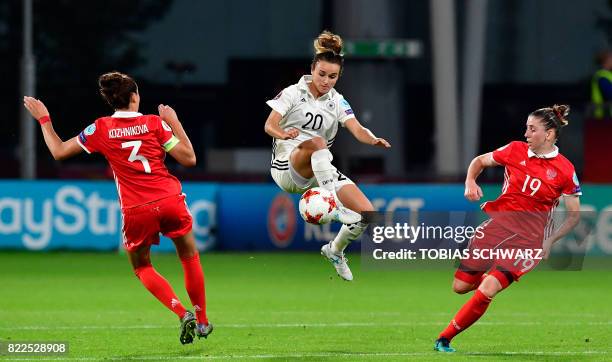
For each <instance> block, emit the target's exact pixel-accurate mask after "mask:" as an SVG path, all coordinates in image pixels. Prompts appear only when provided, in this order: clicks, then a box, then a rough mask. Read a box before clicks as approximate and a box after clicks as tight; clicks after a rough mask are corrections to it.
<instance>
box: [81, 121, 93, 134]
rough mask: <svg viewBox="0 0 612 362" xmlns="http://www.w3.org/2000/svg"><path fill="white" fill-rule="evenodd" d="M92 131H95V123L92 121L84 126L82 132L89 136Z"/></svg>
mask: <svg viewBox="0 0 612 362" xmlns="http://www.w3.org/2000/svg"><path fill="white" fill-rule="evenodd" d="M94 132H96V124H95V123H92V124H90V125H89V126H87V128H85V131H83V133H85V136H91V135H92V134H94Z"/></svg>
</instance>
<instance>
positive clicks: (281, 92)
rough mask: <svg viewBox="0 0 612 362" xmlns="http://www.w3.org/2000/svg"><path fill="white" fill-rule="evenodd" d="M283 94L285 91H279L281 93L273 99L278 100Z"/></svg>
mask: <svg viewBox="0 0 612 362" xmlns="http://www.w3.org/2000/svg"><path fill="white" fill-rule="evenodd" d="M282 95H283V91H280V92H279V93H278V94H277V95H276V97H274V98H272V99H273V100H277V99H279V98H280V97H281V96H282Z"/></svg>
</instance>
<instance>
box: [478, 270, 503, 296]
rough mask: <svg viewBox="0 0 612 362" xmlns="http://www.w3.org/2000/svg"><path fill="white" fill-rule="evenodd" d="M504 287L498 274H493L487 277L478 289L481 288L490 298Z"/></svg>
mask: <svg viewBox="0 0 612 362" xmlns="http://www.w3.org/2000/svg"><path fill="white" fill-rule="evenodd" d="M503 289H504V287H503V286H502V283H501V282H500V281H499V280H498V276H496V275H494V274H491V275H489V276H488V277H486V278H485V279H484V280H483V281H482V283H480V286H479V287H478V290H480V292H481V293H482V294H484V295H486V296H487V297H489V298H493V297H494V296H496V295H497V293H499V292H500V291H502V290H503Z"/></svg>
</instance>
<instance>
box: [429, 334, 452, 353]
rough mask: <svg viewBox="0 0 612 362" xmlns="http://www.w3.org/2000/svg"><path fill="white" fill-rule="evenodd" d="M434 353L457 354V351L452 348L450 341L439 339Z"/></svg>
mask: <svg viewBox="0 0 612 362" xmlns="http://www.w3.org/2000/svg"><path fill="white" fill-rule="evenodd" d="M434 351H438V352H447V353H452V352H455V349H454V348H453V347H451V346H450V341H449V340H448V339H446V338H438V339H437V340H436V344H435V345H434Z"/></svg>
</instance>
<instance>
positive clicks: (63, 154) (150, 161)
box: [24, 72, 212, 344]
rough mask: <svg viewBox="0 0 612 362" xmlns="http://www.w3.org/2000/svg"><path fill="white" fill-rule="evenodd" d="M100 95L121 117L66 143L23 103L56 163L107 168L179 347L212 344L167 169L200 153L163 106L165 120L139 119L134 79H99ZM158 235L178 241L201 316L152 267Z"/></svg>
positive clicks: (196, 265) (192, 251) (134, 255)
mask: <svg viewBox="0 0 612 362" xmlns="http://www.w3.org/2000/svg"><path fill="white" fill-rule="evenodd" d="M98 84H99V86H100V94H101V95H102V97H103V98H104V99H105V100H106V102H107V103H108V104H109V105H110V106H111V107H112V108H113V109H114V110H115V113H114V114H113V115H112V116H108V117H102V118H98V119H97V120H96V121H95V122H94V123H92V124H91V125H89V126H88V127H87V128H85V129H84V130H83V131H82V132H81V133H80V134H79V135H78V136H76V137H73V138H72V139H70V140H68V141H66V142H63V141H62V140H61V139H60V138H59V136H58V135H57V134H56V133H55V130H54V129H53V125H52V123H51V118H50V116H49V112H48V111H47V107H46V106H45V105H44V104H43V102H41V101H40V100H38V99H35V98H32V97H24V105H25V107H26V108H27V109H28V111H30V113H31V114H32V116H33V117H34V118H36V119H37V120H38V122H39V123H40V125H41V129H42V133H43V136H44V139H45V143H46V144H47V147H48V148H49V151H51V154H52V155H53V158H55V159H56V160H63V159H66V158H69V157H72V156H74V155H76V154H79V153H81V152H82V151H85V152H87V153H92V152H99V153H101V154H102V155H104V157H105V158H106V159H107V160H108V162H109V164H110V166H111V168H112V170H113V174H114V177H115V183H116V184H117V192H118V194H119V203H120V206H121V212H122V216H123V230H122V232H123V244H124V247H125V249H126V250H127V254H128V257H129V260H130V263H131V264H132V266H133V268H134V272H135V274H136V276H137V277H138V278H139V279H140V281H141V282H142V284H143V285H144V286H145V288H147V289H148V290H149V291H150V292H151V294H153V295H154V296H155V297H156V298H157V299H158V300H159V301H160V302H161V303H162V304H164V305H165V306H166V307H167V308H168V309H170V310H171V311H172V312H173V313H175V314H176V315H177V316H178V317H179V318H180V321H181V327H180V337H179V339H180V341H181V343H183V344H186V343H191V342H193V339H194V337H195V335H196V334H197V335H198V336H199V337H207V336H208V335H209V334H210V333H211V332H212V324H210V323H209V322H208V319H207V317H206V297H205V292H204V274H203V272H202V267H201V265H200V257H199V253H198V250H197V248H196V244H195V238H194V236H193V232H192V230H191V228H192V221H193V220H192V217H191V214H190V212H189V210H188V208H187V204H186V203H185V195H184V194H183V193H182V192H181V183H180V182H179V181H178V179H176V177H174V176H172V175H171V174H170V173H169V172H168V169H167V168H166V166H165V165H164V159H165V154H166V153H169V154H170V156H172V157H174V158H175V159H176V160H177V161H178V162H179V163H180V164H182V165H183V166H187V167H190V166H194V165H195V163H196V157H195V153H194V151H193V147H192V146H191V142H190V141H189V138H188V137H187V134H186V133H185V131H184V129H183V126H182V125H181V122H180V121H179V119H178V117H177V115H176V112H175V111H174V110H173V109H172V108H171V107H169V106H166V105H163V104H160V105H159V108H158V110H159V116H157V115H143V114H141V113H138V107H139V105H140V95H139V93H138V86H137V85H136V82H135V81H134V80H133V79H132V78H130V77H129V76H127V75H125V74H122V73H119V72H111V73H106V74H103V75H101V76H100V78H99V79H98ZM159 233H162V234H164V235H165V236H167V237H169V238H171V239H172V241H173V242H174V245H175V246H176V251H177V254H178V256H179V258H180V259H181V263H182V265H183V270H184V274H185V288H186V289H187V293H188V294H189V298H190V300H191V303H192V304H193V306H194V308H195V314H196V315H195V316H194V315H193V313H192V312H190V311H188V310H186V309H185V307H183V305H182V304H181V302H180V301H179V299H178V297H177V296H176V294H175V293H174V291H173V290H172V287H171V286H170V284H169V283H168V281H167V280H166V279H165V278H164V277H163V276H161V275H160V274H159V273H157V271H156V270H155V269H154V268H153V266H152V265H151V259H150V248H151V245H153V244H159Z"/></svg>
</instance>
